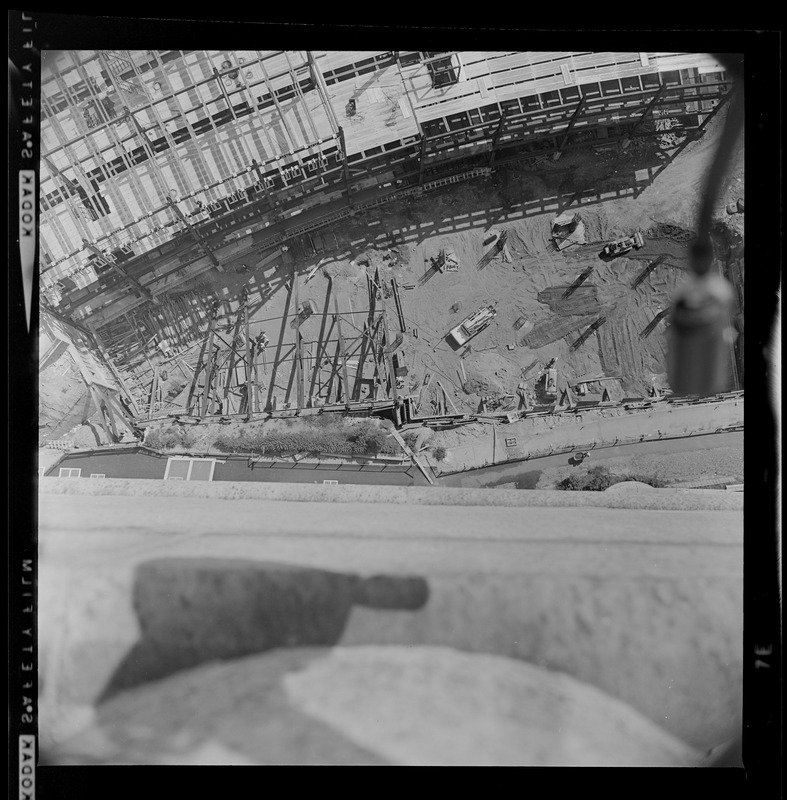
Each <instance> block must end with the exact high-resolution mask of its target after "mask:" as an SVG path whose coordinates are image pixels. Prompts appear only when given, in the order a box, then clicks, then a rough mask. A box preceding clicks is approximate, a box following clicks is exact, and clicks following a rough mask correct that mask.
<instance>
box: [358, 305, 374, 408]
mask: <svg viewBox="0 0 787 800" xmlns="http://www.w3.org/2000/svg"><path fill="white" fill-rule="evenodd" d="M373 324H374V312H373V310H372V309H371V308H370V309H369V316H368V317H367V318H366V321H365V322H364V325H363V332H362V333H363V338H362V341H361V353H360V355H359V356H358V370H357V371H356V373H355V385H354V386H353V391H352V397H353V399H354V400H359V399H360V395H361V385H362V380H363V365H364V364H365V363H366V358H367V356H368V353H369V349H370V345H371V351H372V355H374V339H373V333H372V326H373ZM376 365H377V360H376V359H375V369H376Z"/></svg>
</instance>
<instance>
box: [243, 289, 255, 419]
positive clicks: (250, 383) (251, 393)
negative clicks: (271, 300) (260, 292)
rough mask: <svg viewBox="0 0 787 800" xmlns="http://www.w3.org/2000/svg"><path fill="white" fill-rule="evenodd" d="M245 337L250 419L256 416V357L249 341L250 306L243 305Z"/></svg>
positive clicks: (247, 411)
mask: <svg viewBox="0 0 787 800" xmlns="http://www.w3.org/2000/svg"><path fill="white" fill-rule="evenodd" d="M243 336H244V339H245V341H246V409H245V411H246V413H247V414H248V415H249V419H251V418H252V416H253V415H254V411H253V409H254V407H255V403H254V394H255V385H254V381H252V379H251V375H252V370H253V369H254V357H253V356H252V349H251V341H250V340H249V338H250V337H249V304H248V303H244V304H243Z"/></svg>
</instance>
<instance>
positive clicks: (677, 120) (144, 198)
mask: <svg viewBox="0 0 787 800" xmlns="http://www.w3.org/2000/svg"><path fill="white" fill-rule="evenodd" d="M42 80H43V88H42V98H41V101H42V103H41V109H42V129H41V150H42V164H41V182H40V197H41V225H40V264H41V297H42V303H43V304H44V307H45V310H48V311H50V312H51V313H52V314H53V315H59V316H60V317H61V318H62V319H64V320H68V321H70V322H73V323H77V324H81V325H83V326H85V327H86V329H87V330H89V332H90V333H91V334H92V335H93V336H94V337H95V340H96V343H97V344H96V346H97V347H101V348H103V355H104V356H105V358H106V360H108V361H115V360H118V361H125V363H127V364H133V363H134V362H135V360H136V361H137V362H140V361H142V360H147V356H148V355H149V352H150V349H151V348H154V349H155V348H158V351H161V352H163V353H164V355H167V350H168V349H169V348H172V347H173V346H174V345H177V347H176V348H175V349H177V350H179V351H180V350H182V349H183V348H185V347H186V346H189V345H192V346H193V347H194V353H193V355H192V357H191V361H190V363H189V364H188V365H184V367H185V368H184V370H183V374H184V377H185V376H188V378H187V383H188V384H189V391H188V394H187V400H186V408H185V413H187V414H191V415H196V416H199V417H205V416H212V415H226V414H230V415H246V416H253V415H254V414H256V413H263V412H266V411H267V412H271V411H277V410H280V409H281V408H282V407H284V408H287V409H293V408H294V409H305V408H316V407H320V408H337V409H342V410H344V411H353V410H358V411H362V410H364V409H366V410H367V411H369V410H378V409H379V408H384V407H385V408H393V409H395V410H396V409H399V408H400V407H402V406H403V405H406V404H404V403H403V398H400V397H399V396H398V394H397V384H398V383H399V382H398V381H397V378H399V377H401V374H402V370H403V369H404V368H403V367H402V365H401V364H400V363H398V362H397V347H398V345H399V343H400V342H397V335H398V334H400V333H403V332H404V330H405V327H404V325H403V324H402V325H401V326H399V325H397V324H396V316H395V313H394V306H395V308H396V312H397V314H398V316H399V319H400V320H401V298H400V296H399V293H398V288H397V287H396V286H393V287H390V286H388V285H387V284H386V283H385V281H381V280H380V279H379V275H378V276H377V277H376V278H373V277H372V276H369V277H368V288H369V293H368V299H369V303H368V306H367V308H364V309H361V310H355V311H353V310H352V309H350V308H345V307H341V306H340V298H339V295H338V294H337V293H334V294H333V295H332V297H330V298H329V297H328V296H326V298H325V306H324V308H319V307H313V306H308V304H305V303H302V302H300V299H299V297H298V286H299V283H300V280H299V276H298V274H297V273H298V270H297V265H296V263H295V259H293V254H294V253H293V250H294V251H296V254H297V246H298V242H299V241H301V240H302V237H306V239H307V240H308V242H309V246H310V248H311V251H312V253H315V252H320V247H321V244H320V243H322V246H323V247H325V248H326V249H327V245H326V244H325V243H326V242H328V241H329V240H330V236H331V233H330V225H331V223H333V222H336V221H338V220H341V219H343V218H345V217H348V216H352V215H354V214H356V213H357V212H358V211H359V210H361V209H365V208H368V207H371V206H375V205H379V204H381V203H385V202H388V201H390V200H392V199H397V198H400V197H403V196H407V195H408V194H420V193H421V192H424V191H429V190H430V189H432V188H436V187H439V186H441V185H445V184H447V183H451V182H456V181H460V180H471V179H472V178H474V177H477V176H480V175H488V174H490V173H491V172H492V171H493V170H495V169H497V168H498V167H500V166H502V165H504V164H506V163H510V162H512V161H515V160H522V159H535V158H543V157H545V156H547V157H552V158H554V159H557V158H558V157H559V156H560V154H561V153H562V152H563V151H566V150H569V149H571V148H575V147H580V146H587V145H588V144H592V145H594V146H598V147H603V146H604V145H606V144H610V143H620V142H631V141H634V140H635V139H637V138H639V137H653V136H664V135H665V134H669V135H675V136H680V137H683V138H684V139H685V138H686V137H689V138H690V137H692V136H696V135H699V134H700V133H701V132H702V130H703V129H704V127H705V125H706V124H707V123H708V121H709V120H710V118H711V117H712V116H713V114H715V113H716V111H718V109H719V108H720V107H721V105H722V104H723V102H724V100H725V98H726V96H727V92H728V90H729V88H730V80H729V79H728V77H727V76H726V75H725V73H724V72H723V71H722V68H721V67H720V66H719V65H718V64H717V63H716V62H715V61H714V60H713V58H711V57H710V56H708V55H702V54H681V53H552V52H527V53H515V52H410V51H399V52H371V51H369V52H367V51H361V52H349V51H341V52H340V51H331V52H329V51H305V52H303V51H264V52H260V51H237V52H229V51H178V50H170V51H117V50H113V51H80V52H68V51H58V52H56V53H53V54H52V55H47V54H46V53H44V57H43V65H42ZM288 245H289V246H290V247H289V248H288ZM243 258H248V259H249V261H252V260H253V261H254V263H255V267H256V266H259V265H260V264H263V265H264V264H265V263H266V262H268V261H272V260H276V259H278V260H279V261H280V262H281V263H280V265H279V266H280V269H279V270H278V271H277V272H276V273H275V278H274V279H272V280H268V281H267V282H266V285H265V286H264V287H263V289H264V290H263V289H261V290H260V296H259V299H258V300H255V302H256V303H257V307H258V308H261V309H264V306H265V303H266V302H267V300H269V299H270V297H271V295H272V294H274V293H276V292H277V291H279V290H286V311H285V314H284V318H283V320H282V322H281V331H282V334H286V337H285V336H279V337H278V338H276V339H274V338H273V337H272V338H271V339H269V340H267V335H266V334H265V333H264V331H263V330H262V328H263V327H264V325H263V324H262V323H258V322H255V318H254V314H253V313H250V303H251V300H250V299H249V298H248V297H244V299H243V301H242V303H241V304H240V306H238V307H234V308H232V309H231V310H230V309H229V308H227V309H225V314H224V318H223V320H221V321H220V312H221V303H222V301H221V299H220V298H219V299H217V298H216V297H215V295H214V294H211V293H204V294H201V293H200V292H199V290H198V289H195V288H194V283H195V279H197V278H199V276H200V275H202V274H204V273H210V272H211V271H213V273H212V274H214V275H216V274H218V273H222V272H224V271H225V270H226V269H227V265H228V264H229V263H232V262H237V261H238V259H243ZM307 280H308V279H307ZM386 299H387V300H389V309H388V311H387V312H386V305H385V301H386ZM307 312H308V313H307ZM288 314H289V317H288ZM286 319H289V320H290V326H287V325H286V324H285V320H286ZM310 327H311V328H318V330H316V332H315V335H314V336H313V337H312V338H311V339H309V336H308V332H309V328H310ZM287 337H290V338H291V341H285V339H286V338H287ZM173 340H175V341H173ZM271 348H276V351H277V352H276V356H275V359H273V361H272V362H271V363H270V364H269V363H267V362H265V361H264V359H265V358H266V349H268V352H270V350H271ZM282 348H284V350H283V351H282ZM281 364H289V365H290V369H289V371H287V374H286V377H285V378H280V380H281V381H283V383H284V384H285V386H284V389H283V390H282V391H281V392H278V393H277V392H276V391H274V387H275V386H276V385H277V384H276V381H277V378H276V377H275V375H274V374H273V373H274V371H275V370H276V369H278V368H279V365H281ZM148 368H149V373H150V374H149V375H148V376H147V378H146V379H145V381H144V386H140V387H138V389H139V391H136V399H137V400H138V401H139V400H141V399H145V396H147V398H146V400H147V402H146V403H144V404H143V405H144V409H142V410H141V415H142V416H148V417H152V416H154V415H156V414H160V413H166V411H167V403H166V401H165V399H164V397H163V396H162V395H161V393H160V389H159V388H157V385H158V384H159V383H160V381H159V374H158V369H157V367H156V366H155V365H153V364H151V363H148ZM268 370H270V373H269V372H268ZM263 371H264V374H265V379H264V380H263V379H261V378H260V373H261V372H263ZM124 374H125V373H123V371H122V370H121V371H120V372H119V373H118V375H117V378H118V381H122V379H123V376H124ZM125 388H126V390H127V393H128V394H131V395H134V394H135V391H134V390H133V387H131V388H130V387H125ZM132 405H133V404H132ZM137 410H138V411H139V410H140V409H139V408H137ZM395 418H396V419H399V414H398V412H397V411H395Z"/></svg>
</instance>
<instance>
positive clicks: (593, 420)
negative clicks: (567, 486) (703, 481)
mask: <svg viewBox="0 0 787 800" xmlns="http://www.w3.org/2000/svg"><path fill="white" fill-rule="evenodd" d="M611 411H613V412H615V413H614V415H611V416H608V417H598V416H595V415H594V416H591V415H589V414H585V415H583V414H581V413H579V414H576V415H575V420H576V421H572V422H568V423H565V424H563V423H562V422H561V423H558V422H557V421H554V422H552V424H551V427H548V428H544V427H538V428H537V427H535V426H534V424H533V423H535V422H536V421H537V422H538V423H539V424H540V425H542V426H543V424H544V423H543V419H544V418H541V419H538V420H531V421H528V420H527V419H525V420H522V421H521V422H515V423H511V424H507V425H501V426H497V425H495V426H491V425H490V426H487V427H488V428H491V430H489V431H488V432H486V433H484V432H481V433H479V434H476V435H473V434H472V433H471V432H470V431H469V430H467V429H464V430H461V429H460V431H458V432H448V433H444V434H442V437H443V439H442V441H444V442H445V447H446V448H447V449H448V456H447V457H446V459H445V461H443V462H441V463H440V464H434V465H433V466H434V468H435V469H436V470H438V471H441V472H443V473H448V472H457V471H461V470H465V469H472V468H473V467H482V466H490V465H494V464H499V463H501V462H504V461H507V460H517V459H524V458H534V457H538V456H545V455H550V454H552V453H555V452H558V453H559V452H568V451H570V450H572V449H576V450H591V449H593V448H594V447H597V446H605V445H616V444H619V443H623V442H653V441H659V440H663V439H667V438H671V437H685V436H691V435H701V434H709V433H716V432H718V431H720V430H725V429H729V428H735V427H742V426H743V396H741V397H739V398H737V399H735V400H726V401H721V402H713V403H698V404H696V405H694V404H692V405H674V406H673V405H670V404H664V405H663V407H661V408H657V409H654V410H652V411H638V412H636V413H632V414H626V415H622V416H619V415H617V413H616V410H615V409H612V410H611ZM547 424H550V423H547ZM510 438H515V439H516V444H515V445H513V446H511V447H508V446H506V442H505V440H506V439H510Z"/></svg>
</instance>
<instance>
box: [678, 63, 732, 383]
mask: <svg viewBox="0 0 787 800" xmlns="http://www.w3.org/2000/svg"><path fill="white" fill-rule="evenodd" d="M713 56H714V57H716V58H717V59H718V61H719V62H720V63H722V64H723V65H724V67H725V69H727V70H728V71H730V72H731V73H732V74H733V75H734V77H735V82H734V84H733V86H732V89H730V92H731V93H732V95H731V98H730V103H729V108H728V111H727V117H726V119H725V122H724V129H723V130H722V134H721V138H720V140H719V145H718V148H717V150H716V153H715V155H714V158H713V162H712V163H711V166H710V170H709V171H708V176H707V179H706V181H705V187H704V190H703V197H702V205H701V207H700V213H699V218H698V221H697V240H696V243H695V245H694V247H693V250H692V269H693V270H694V274H695V277H694V280H693V281H691V282H690V283H689V285H688V286H687V287H686V288H684V289H683V290H681V291H680V292H679V293H678V295H677V297H676V298H675V301H674V303H673V307H672V313H671V315H670V316H671V320H670V321H671V326H670V333H669V339H668V350H667V376H668V380H669V384H670V386H671V387H672V390H673V391H674V392H675V394H677V395H685V394H694V395H699V396H701V397H702V396H706V395H712V394H717V393H719V392H723V391H725V390H727V389H729V388H730V387H729V374H728V367H727V364H728V359H729V350H730V344H731V343H732V341H734V329H733V327H732V323H731V318H732V308H733V296H734V295H733V290H732V286H731V285H730V283H729V281H727V279H726V278H724V277H722V276H721V275H720V274H715V275H711V274H710V269H711V266H712V264H713V245H712V243H711V237H710V229H711V222H712V218H713V211H714V208H715V205H716V203H717V202H718V198H719V197H720V195H721V191H722V187H723V184H724V177H725V175H726V173H727V168H728V166H729V163H730V160H731V158H732V154H733V152H734V151H735V146H736V144H737V142H738V138H739V136H740V134H741V131H742V130H743V81H742V77H741V63H740V57H738V56H732V55H728V54H718V53H713Z"/></svg>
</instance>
